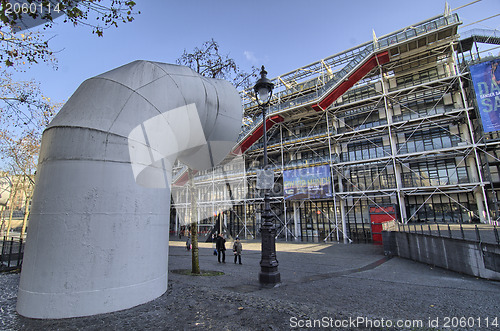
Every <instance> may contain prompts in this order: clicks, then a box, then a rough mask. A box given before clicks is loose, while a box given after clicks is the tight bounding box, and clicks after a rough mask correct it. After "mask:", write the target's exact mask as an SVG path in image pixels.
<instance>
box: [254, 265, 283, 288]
mask: <svg viewBox="0 0 500 331" xmlns="http://www.w3.org/2000/svg"><path fill="white" fill-rule="evenodd" d="M271 269H274V270H266V271H261V272H260V273H259V282H260V283H261V284H278V283H280V282H281V274H280V272H279V271H278V267H273V268H271Z"/></svg>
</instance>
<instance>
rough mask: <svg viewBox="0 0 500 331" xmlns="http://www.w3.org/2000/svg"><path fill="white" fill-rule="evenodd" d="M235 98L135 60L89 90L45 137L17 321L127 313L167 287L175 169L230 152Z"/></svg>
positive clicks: (225, 86)
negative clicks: (179, 164) (21, 318)
mask: <svg viewBox="0 0 500 331" xmlns="http://www.w3.org/2000/svg"><path fill="white" fill-rule="evenodd" d="M241 117H242V110H241V100H240V97H239V95H238V93H237V91H236V89H235V88H234V87H233V86H232V85H231V84H230V83H228V82H225V81H222V80H217V79H207V78H204V77H201V76H200V75H198V74H197V73H195V72H194V71H192V70H191V69H189V68H186V67H182V66H176V65H169V64H163V63H154V62H148V61H136V62H132V63H130V64H128V65H125V66H123V67H120V68H117V69H114V70H111V71H109V72H107V73H104V74H102V75H99V76H97V77H94V78H91V79H88V80H86V81H85V82H84V83H82V85H80V87H79V88H78V89H77V91H76V92H75V93H74V94H73V96H72V97H71V98H70V99H69V100H68V102H67V103H66V104H65V105H64V107H63V108H62V109H61V111H60V113H59V114H58V115H57V116H56V117H55V118H54V120H53V121H52V122H51V124H50V125H49V126H48V128H47V129H46V130H45V132H44V134H43V139H42V150H41V153H40V159H39V165H38V170H37V179H36V181H37V185H36V189H35V193H34V197H33V202H32V207H31V216H30V224H29V233H28V238H27V243H26V248H25V252H24V261H23V269H22V273H21V280H20V285H19V293H18V302H17V311H18V312H19V314H21V315H23V316H26V317H32V318H66V317H75V316H87V315H94V314H100V313H107V312H112V311H116V310H120V309H125V308H130V307H133V306H136V305H139V304H142V303H145V302H147V301H150V300H152V299H155V298H157V297H158V296H160V295H162V294H163V293H164V292H165V291H166V289H167V272H168V235H169V215H170V183H171V177H172V175H171V167H172V164H173V162H174V161H175V160H176V159H180V160H181V161H182V162H184V163H186V164H188V165H189V166H190V167H191V168H193V169H197V170H202V169H206V168H210V167H212V166H214V165H216V164H217V163H219V162H220V161H222V159H223V158H224V157H225V156H226V155H227V153H229V152H230V150H231V148H232V147H233V146H234V143H235V142H236V139H237V136H238V133H239V130H240V125H241Z"/></svg>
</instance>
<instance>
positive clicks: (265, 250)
mask: <svg viewBox="0 0 500 331" xmlns="http://www.w3.org/2000/svg"><path fill="white" fill-rule="evenodd" d="M266 75H267V72H266V70H265V69H264V66H262V70H261V72H260V76H261V77H260V79H259V80H258V81H257V83H255V86H254V87H253V89H254V91H255V96H256V98H257V103H258V104H259V106H260V107H261V108H262V130H263V140H264V167H263V170H264V171H266V170H267V129H266V110H267V107H269V101H270V100H271V96H272V94H273V88H274V84H273V83H272V82H271V81H270V80H269V79H268V78H267V77H266ZM273 183H274V180H271V187H265V188H264V189H263V191H264V210H263V211H262V216H261V218H262V224H261V227H260V231H261V236H262V258H261V260H260V273H259V281H260V283H262V284H277V283H279V282H280V281H281V275H280V273H279V271H278V260H277V259H276V241H275V240H276V227H275V226H274V222H273V216H272V213H271V205H270V198H269V196H270V194H269V189H270V188H272V184H273ZM257 184H258V185H259V183H257Z"/></svg>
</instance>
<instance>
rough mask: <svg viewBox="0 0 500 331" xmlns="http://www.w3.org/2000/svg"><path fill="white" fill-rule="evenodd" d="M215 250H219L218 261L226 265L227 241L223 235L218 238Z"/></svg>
mask: <svg viewBox="0 0 500 331" xmlns="http://www.w3.org/2000/svg"><path fill="white" fill-rule="evenodd" d="M215 248H217V261H219V263H221V257H222V263H226V239H224V235H223V234H222V233H220V234H219V236H218V237H217V242H216V243H215Z"/></svg>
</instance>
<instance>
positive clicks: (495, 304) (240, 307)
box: [0, 240, 500, 330]
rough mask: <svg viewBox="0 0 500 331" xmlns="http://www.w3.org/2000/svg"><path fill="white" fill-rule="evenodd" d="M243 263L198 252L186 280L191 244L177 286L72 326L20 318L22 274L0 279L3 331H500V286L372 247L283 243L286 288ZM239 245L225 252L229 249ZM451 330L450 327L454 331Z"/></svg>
mask: <svg viewBox="0 0 500 331" xmlns="http://www.w3.org/2000/svg"><path fill="white" fill-rule="evenodd" d="M242 242H243V258H242V262H243V264H242V265H239V264H234V263H233V256H232V252H231V251H230V250H228V252H227V253H228V254H227V256H226V263H225V264H222V263H218V262H217V258H216V256H214V255H213V248H212V244H211V243H201V244H200V246H201V247H200V266H201V269H203V270H212V271H221V272H223V273H224V275H220V276H187V275H181V274H179V273H176V272H175V271H176V270H182V269H190V266H191V255H190V252H188V251H187V250H186V248H185V243H184V241H178V240H172V241H171V243H170V252H169V255H170V260H169V267H170V272H169V287H168V291H167V293H165V294H164V295H163V296H161V297H160V298H158V299H156V300H154V301H152V302H149V303H146V304H144V305H141V306H138V307H134V308H131V309H128V310H124V311H119V312H115V313H110V314H103V315H98V316H91V317H82V318H71V319H64V320H32V319H27V318H23V317H21V316H19V315H17V314H16V312H15V304H16V295H17V293H16V292H17V285H18V282H19V275H18V274H1V275H0V283H1V290H0V301H1V302H0V307H1V308H0V318H1V321H0V329H1V330H205V329H213V330H299V329H302V330H306V329H325V330H326V329H333V330H336V329H338V330H362V329H368V330H369V329H371V330H391V329H392V330H461V329H463V330H500V327H498V325H499V324H500V320H499V319H500V313H499V312H500V299H499V298H500V283H498V282H493V281H487V280H483V279H477V278H474V277H470V276H466V275H461V274H458V273H454V272H450V271H447V270H443V269H440V268H434V267H432V266H428V265H425V264H420V263H416V262H412V261H409V260H405V259H401V258H392V259H386V258H385V257H384V255H383V249H382V247H381V246H375V245H371V244H349V245H344V244H325V243H284V242H278V243H277V256H278V260H279V263H280V265H279V270H280V273H281V279H282V283H281V284H279V286H276V287H261V286H260V285H259V283H258V273H259V270H260V269H259V261H260V243H259V242H258V241H245V240H243V241H242ZM231 244H232V243H231V242H228V243H227V244H226V246H227V247H228V248H229V247H230V246H231ZM447 326H449V328H447Z"/></svg>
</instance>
